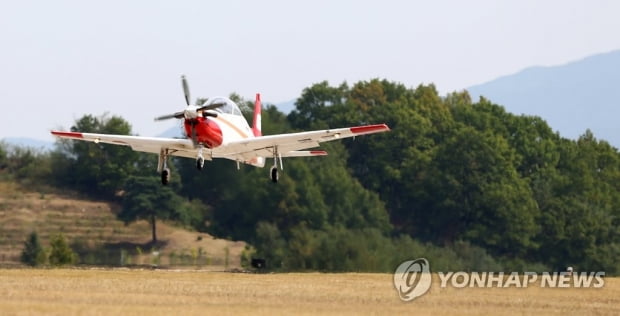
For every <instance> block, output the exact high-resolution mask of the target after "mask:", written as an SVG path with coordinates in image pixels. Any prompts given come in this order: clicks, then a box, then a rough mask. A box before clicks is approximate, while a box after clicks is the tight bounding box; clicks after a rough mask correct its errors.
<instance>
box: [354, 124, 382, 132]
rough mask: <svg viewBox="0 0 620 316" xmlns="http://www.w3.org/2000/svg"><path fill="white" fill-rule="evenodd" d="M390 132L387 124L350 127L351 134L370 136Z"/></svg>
mask: <svg viewBox="0 0 620 316" xmlns="http://www.w3.org/2000/svg"><path fill="white" fill-rule="evenodd" d="M387 131H390V127H389V126H387V124H374V125H364V126H356V127H351V132H353V133H354V134H372V133H380V132H387Z"/></svg>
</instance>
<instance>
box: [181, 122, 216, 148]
mask: <svg viewBox="0 0 620 316" xmlns="http://www.w3.org/2000/svg"><path fill="white" fill-rule="evenodd" d="M192 126H193V128H194V132H193V133H192ZM185 133H186V135H187V137H188V138H190V139H191V138H192V135H195V137H196V141H197V142H198V143H200V144H204V145H205V146H206V147H208V148H215V147H218V146H219V145H221V144H222V139H223V137H222V130H221V129H220V127H219V126H218V125H217V123H215V122H214V121H212V120H209V119H206V118H203V117H198V118H196V119H195V120H185Z"/></svg>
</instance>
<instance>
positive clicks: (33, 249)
mask: <svg viewBox="0 0 620 316" xmlns="http://www.w3.org/2000/svg"><path fill="white" fill-rule="evenodd" d="M45 260H46V258H45V250H44V249H43V246H41V241H40V240H39V235H37V233H36V232H32V233H30V236H29V237H28V240H26V242H25V243H24V250H23V251H22V256H21V262H23V263H25V264H27V265H29V266H32V267H36V266H40V265H43V264H45Z"/></svg>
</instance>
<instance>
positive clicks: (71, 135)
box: [52, 131, 84, 138]
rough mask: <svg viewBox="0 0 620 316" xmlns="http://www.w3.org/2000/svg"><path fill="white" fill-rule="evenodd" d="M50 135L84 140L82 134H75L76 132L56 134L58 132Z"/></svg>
mask: <svg viewBox="0 0 620 316" xmlns="http://www.w3.org/2000/svg"><path fill="white" fill-rule="evenodd" d="M52 135H54V136H58V137H69V138H84V136H82V133H76V132H58V131H52Z"/></svg>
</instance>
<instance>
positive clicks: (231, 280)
mask: <svg viewBox="0 0 620 316" xmlns="http://www.w3.org/2000/svg"><path fill="white" fill-rule="evenodd" d="M0 284H1V285H2V286H1V287H0V314H2V315H39V314H48V315H50V314H51V315H61V314H62V315H71V314H73V315H76V314H77V315H82V314H87V315H112V314H116V315H119V314H121V315H171V314H174V315H205V314H218V315H220V314H252V315H271V314H287V315H293V314H294V315H299V314H317V313H319V314H339V315H340V314H404V313H407V314H416V315H431V314H432V315H457V314H458V315H480V314H487V315H513V314H526V315H531V314H543V315H565V314H568V315H573V314H582V315H583V314H587V315H606V314H609V315H618V314H620V279H618V278H606V279H605V286H604V287H603V288H600V289H594V288H588V289H575V288H563V289H558V288H540V287H538V286H530V287H528V288H507V289H503V288H502V289H498V288H490V289H489V288H487V289H481V288H463V289H458V288H451V287H447V288H440V286H439V284H440V283H439V280H438V278H437V276H434V279H433V285H432V287H431V289H430V291H429V292H428V293H426V294H425V295H424V296H422V297H419V298H416V299H415V300H414V301H412V302H408V303H404V302H401V301H400V299H399V298H398V294H397V292H396V290H395V289H394V286H393V284H392V274H363V273H343V274H323V273H290V274H244V273H224V272H207V271H200V270H199V271H187V270H181V271H172V270H129V269H114V270H97V269H92V270H86V269H3V270H0Z"/></svg>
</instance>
